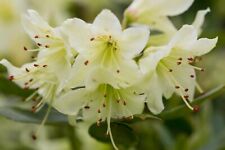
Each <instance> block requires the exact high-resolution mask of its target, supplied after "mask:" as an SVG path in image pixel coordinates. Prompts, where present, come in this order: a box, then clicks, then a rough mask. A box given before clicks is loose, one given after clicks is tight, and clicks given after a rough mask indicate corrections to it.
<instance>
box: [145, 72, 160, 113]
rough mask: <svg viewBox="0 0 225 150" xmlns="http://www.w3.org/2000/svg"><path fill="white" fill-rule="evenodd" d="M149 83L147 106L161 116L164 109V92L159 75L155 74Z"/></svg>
mask: <svg viewBox="0 0 225 150" xmlns="http://www.w3.org/2000/svg"><path fill="white" fill-rule="evenodd" d="M148 83H149V86H148V90H147V92H146V94H147V106H148V108H149V109H150V111H151V112H152V113H154V114H159V113H160V112H161V111H162V110H163V109H164V104H163V100H162V96H163V91H162V88H161V86H160V82H159V78H158V75H157V74H156V73H154V74H153V75H152V78H151V80H150V81H148Z"/></svg>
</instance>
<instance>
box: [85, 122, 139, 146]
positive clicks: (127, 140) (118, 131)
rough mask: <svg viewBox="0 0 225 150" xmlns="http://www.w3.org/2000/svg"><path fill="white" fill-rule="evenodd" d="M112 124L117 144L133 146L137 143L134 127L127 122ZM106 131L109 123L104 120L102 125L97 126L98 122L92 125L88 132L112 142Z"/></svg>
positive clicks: (104, 140)
mask: <svg viewBox="0 0 225 150" xmlns="http://www.w3.org/2000/svg"><path fill="white" fill-rule="evenodd" d="M110 126H111V131H112V135H113V139H114V141H115V143H116V145H123V146H126V147H131V146H133V145H135V144H137V136H136V135H135V133H134V131H133V129H132V128H131V127H129V126H128V125H127V124H124V123H120V122H111V124H110ZM106 131H107V123H106V122H103V123H101V124H100V126H97V124H96V123H95V124H93V125H91V127H90V128H89V131H88V132H89V134H90V135H91V136H92V137H93V138H95V139H96V140H98V141H100V142H110V137H109V136H108V135H107V134H106Z"/></svg>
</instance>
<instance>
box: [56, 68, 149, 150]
mask: <svg viewBox="0 0 225 150" xmlns="http://www.w3.org/2000/svg"><path fill="white" fill-rule="evenodd" d="M98 71H99V72H100V73H104V71H103V70H98ZM98 71H96V72H92V76H93V77H96V78H97V77H99V76H100V77H101V75H102V74H99V72H98ZM100 77H99V78H100ZM145 97H146V96H145V95H144V93H139V90H138V89H136V88H134V87H130V88H121V89H115V88H113V87H112V86H111V85H109V84H101V83H98V85H96V86H95V88H93V89H92V90H89V89H87V88H85V86H79V87H74V88H72V90H70V91H67V92H65V94H62V96H60V97H58V98H57V99H56V100H55V101H54V103H53V107H54V108H56V109H57V110H58V111H59V112H61V113H63V114H67V115H70V116H71V115H72V116H77V115H78V113H79V115H80V113H81V112H82V117H83V120H85V121H87V122H93V121H94V122H97V125H100V123H101V122H103V121H105V120H106V121H107V124H108V129H107V134H109V136H110V139H111V142H112V144H113V146H114V148H115V149H117V147H116V145H115V143H114V141H113V136H112V133H111V129H110V121H111V118H115V119H121V118H123V119H124V118H127V119H132V118H133V115H134V114H140V113H142V111H143V108H144V100H145Z"/></svg>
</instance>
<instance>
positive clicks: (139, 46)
mask: <svg viewBox="0 0 225 150" xmlns="http://www.w3.org/2000/svg"><path fill="white" fill-rule="evenodd" d="M62 32H63V33H65V35H67V36H68V39H69V41H70V44H71V46H72V47H73V48H74V49H76V50H77V52H78V53H79V55H78V58H77V59H79V60H82V59H83V63H80V65H82V68H83V70H87V68H91V69H88V70H90V71H95V70H96V69H100V70H102V71H103V72H105V73H106V74H107V75H108V74H110V75H111V76H113V78H115V80H110V78H108V77H107V76H106V74H105V73H100V74H101V77H102V79H104V82H105V83H109V84H110V85H112V86H113V87H115V88H120V87H128V86H130V85H132V84H133V83H134V82H135V81H137V80H138V79H140V77H141V74H140V71H139V68H138V66H137V64H136V62H135V61H134V60H133V58H134V57H135V56H137V55H138V54H139V53H140V52H141V51H142V50H143V48H144V47H145V45H146V43H147V41H148V38H149V30H148V28H147V27H144V26H140V27H132V28H128V29H126V30H122V28H121V25H120V22H119V20H118V19H117V17H116V16H115V15H114V14H113V13H112V12H111V11H109V10H103V11H102V12H101V13H100V14H99V15H98V16H97V17H96V19H95V20H94V22H93V24H88V23H85V22H84V21H82V20H80V19H77V18H75V19H70V20H68V21H66V23H65V24H64V25H63V27H62ZM75 63H76V62H75ZM86 74H89V73H86ZM84 75H85V74H84ZM89 77H91V76H89ZM92 81H94V80H92ZM90 85H91V83H87V84H86V86H87V87H88V86H90Z"/></svg>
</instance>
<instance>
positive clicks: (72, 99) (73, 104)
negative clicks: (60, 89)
mask: <svg viewBox="0 0 225 150" xmlns="http://www.w3.org/2000/svg"><path fill="white" fill-rule="evenodd" d="M86 94H87V93H86V90H84V89H78V90H75V91H69V92H67V93H65V94H63V95H61V96H59V97H58V98H57V99H56V100H55V101H54V103H53V107H54V108H56V109H57V110H58V111H59V112H61V113H63V114H67V115H77V113H78V112H79V110H80V109H81V108H82V107H83V105H84V104H85V101H86V100H88V99H87V95H86Z"/></svg>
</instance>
